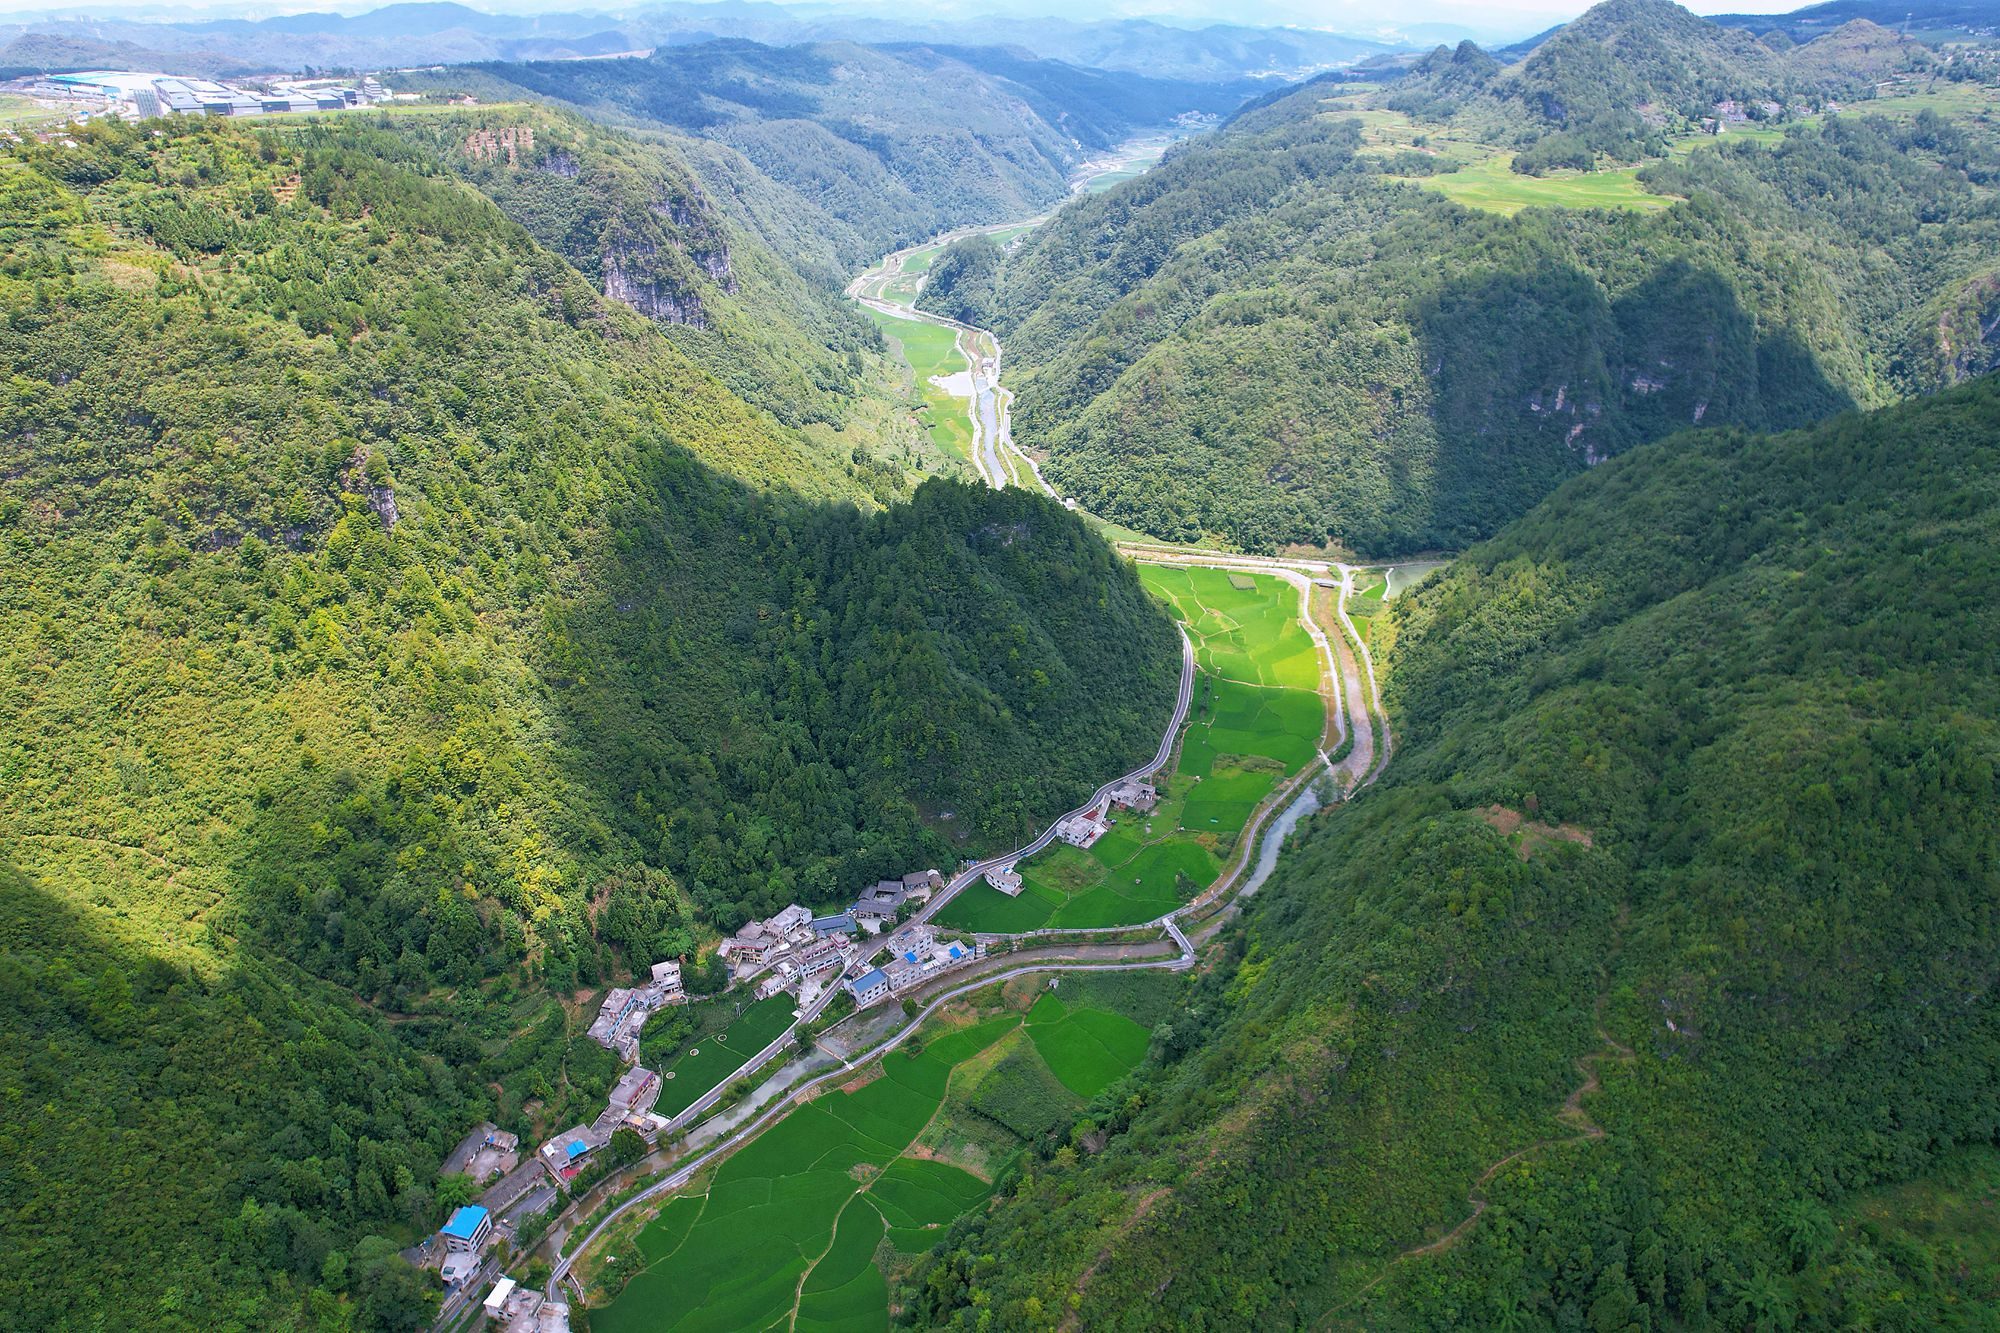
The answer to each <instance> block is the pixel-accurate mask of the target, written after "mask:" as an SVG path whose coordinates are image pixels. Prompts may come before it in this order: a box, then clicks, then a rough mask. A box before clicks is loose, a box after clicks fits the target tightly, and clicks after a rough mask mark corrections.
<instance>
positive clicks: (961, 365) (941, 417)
mask: <svg viewBox="0 0 2000 1333" xmlns="http://www.w3.org/2000/svg"><path fill="white" fill-rule="evenodd" d="M868 314H869V316H870V317H871V318H873V319H874V321H875V323H876V324H877V325H878V326H879V327H880V328H881V330H882V332H883V333H885V334H887V335H888V336H889V337H891V338H893V339H895V341H896V345H897V348H898V349H899V350H900V352H901V354H902V357H903V360H904V361H905V362H907V363H908V365H909V367H910V369H911V370H913V371H915V372H916V388H915V392H916V394H917V397H918V398H919V399H920V400H922V402H923V404H924V426H925V428H926V429H927V430H928V431H929V432H930V437H931V443H933V444H935V445H936V446H937V447H938V448H939V449H942V450H943V451H944V452H945V454H946V455H947V456H949V457H951V458H953V459H955V460H957V461H958V462H960V463H963V464H965V465H966V466H967V467H971V466H972V418H971V417H970V416H969V415H967V403H966V400H965V399H963V398H955V397H953V396H952V395H951V394H948V393H946V392H945V391H944V390H942V389H940V388H938V387H937V386H936V385H935V384H932V383H931V377H932V376H933V375H939V376H945V375H956V374H959V373H960V372H961V371H964V370H965V369H966V364H965V357H964V355H963V354H961V353H960V352H959V350H958V335H957V334H956V333H955V332H953V331H952V330H951V329H947V328H940V327H939V326H938V325H936V324H925V323H923V322H921V321H919V320H914V319H897V318H895V317H894V316H893V315H885V314H883V313H882V312H881V311H879V310H872V309H871V310H869V311H868Z"/></svg>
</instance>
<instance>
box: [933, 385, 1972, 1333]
mask: <svg viewBox="0 0 2000 1333" xmlns="http://www.w3.org/2000/svg"><path fill="white" fill-rule="evenodd" d="M1996 442H2000V379H1995V378H1992V377H1989V378H1987V379H1984V380H1982V381H1980V382H1979V383H1977V384H1975V385H1972V386H1970V387H1966V388H1961V389H1958V390H1954V391H1951V392H1949V393H1946V394H1944V395H1941V396H1939V397H1938V398H1935V399H1932V400H1926V401H1923V402H1919V403H1914V404H1909V405H1904V406H1899V407H1895V408H1891V409H1888V410H1886V411H1883V412H1879V413H1875V414H1872V415H1865V416H1864V415H1853V414H1850V415H1844V416H1841V417H1839V418H1837V419H1835V420H1833V421H1831V422H1829V423H1826V424H1824V425H1822V426H1819V427H1816V428H1814V429H1811V430H1807V431H1801V432H1795V433H1790V434H1782V435H1776V436H1770V437H1759V436H1753V435H1749V434H1745V433H1743V432H1739V431H1733V430H1732V431H1711V432H1705V433H1701V434H1684V435H1679V436H1676V437H1674V438H1672V439H1669V440H1666V441H1663V442H1661V443H1658V444H1654V445H1652V446H1649V447H1646V448H1643V449H1639V450H1636V451H1634V452H1632V453H1631V454H1629V455H1627V456H1625V457H1623V458H1620V459H1616V460H1613V461H1611V462H1609V463H1606V464H1605V465H1604V466H1602V467H1600V468H1598V469H1597V470H1595V471H1594V472H1593V473H1592V474H1591V475H1589V476H1588V477H1585V478H1582V479H1579V480H1576V481H1573V482H1571V483H1570V484H1569V485H1567V486H1565V487H1563V488H1562V489H1561V490H1559V491H1558V492H1557V493H1556V494H1555V495H1554V496H1553V497H1551V498H1550V499H1549V500H1548V501H1546V502H1545V503H1543V504H1542V505H1540V506H1539V507H1538V508H1536V509H1535V510H1534V511H1533V512H1532V513H1530V514H1529V515H1528V516H1526V517H1525V518H1523V519H1522V520H1520V521H1519V522H1517V523H1515V524H1513V525H1512V526H1510V527H1509V528H1508V529H1507V530H1506V531H1505V532H1504V533H1502V534H1501V535H1500V536H1499V537H1498V538H1497V539H1495V540H1494V541H1492V542H1490V543H1487V544H1486V545H1483V546H1480V547H1478V548H1476V549H1474V550H1473V551H1472V552H1471V553H1469V554H1468V555H1467V556H1465V557H1464V558H1462V559H1460V560H1459V561H1457V562H1456V563H1455V564H1453V565H1452V566H1450V567H1449V569H1447V570H1446V571H1444V572H1442V573H1441V574H1439V575H1437V576H1435V577H1434V578H1433V579H1432V580H1431V581H1430V582H1428V583H1427V584H1425V585H1423V586H1421V587H1420V588H1418V589H1417V590H1416V591H1415V592H1413V593H1410V594H1407V595H1405V596H1403V597H1401V598H1399V599H1397V600H1396V601H1395V602H1394V603H1392V604H1391V607H1390V610H1389V611H1388V612H1387V613H1386V616H1387V619H1388V621H1389V625H1390V627H1391V628H1392V629H1393V631H1394V633H1393V638H1394V645H1393V648H1392V649H1388V655H1389V657H1390V660H1391V662H1392V666H1391V668H1390V689H1389V701H1390V706H1391V711H1392V714H1393V717H1394V721H1395V725H1396V731H1397V735H1398V746H1397V757H1396V760H1395V762H1394V764H1393V765H1392V766H1391V768H1390V770H1389V773H1388V775H1387V777H1386V778H1385V779H1384V781H1383V783H1382V784H1381V786H1380V787H1379V788H1378V789H1377V790H1374V791H1372V792H1369V793H1367V794H1365V795H1363V796H1362V797H1361V798H1359V799H1358V800H1356V801H1355V802H1354V803H1352V804H1351V805H1349V806H1345V807H1338V808H1336V809H1335V810H1334V811H1332V812H1331V813H1329V814H1327V815H1324V816H1322V817H1321V818H1319V819H1318V820H1317V821H1316V822H1315V824H1314V825H1313V827H1312V829H1311V831H1310V833H1309V834H1308V835H1307V837H1306V839H1305V841H1304V842H1303V844H1302V845H1300V846H1299V847H1297V848H1296V849H1294V850H1290V851H1288V852H1287V853H1286V855H1285V858H1284V859H1283V860H1282V861H1281V863H1280V866H1279V869H1278V872H1277V874H1276V876H1275V877H1274V878H1273V880H1272V881H1271V883H1270V884H1269V885H1268V886H1267V887H1266V889H1265V891H1264V893H1263V895H1261V896H1260V897H1259V898H1258V899H1256V900H1255V905H1254V906H1252V907H1251V908H1250V909H1249V911H1248V913H1247V919H1246V929H1245V932H1244V935H1243V936H1242V938H1241V939H1240V940H1239V941H1236V942H1235V943H1233V944H1232V945H1231V946H1230V947H1228V948H1227V949H1225V950H1224V952H1223V953H1222V955H1221V956H1220V958H1219V960H1218V965H1217V966H1216V968H1215V969H1214V970H1213V971H1212V972H1211V973H1209V974H1208V975H1206V976H1205V977H1203V978H1202V980H1201V981H1200V983H1199V984H1198V988H1197V990H1198V993H1197V995H1196V996H1195V997H1194V998H1193V1000H1192V1001H1191V1002H1190V1004H1189V1006H1188V1007H1187V1009H1186V1011H1185V1012H1184V1013H1183V1014H1181V1015H1179V1016H1177V1017H1175V1018H1173V1019H1171V1020H1169V1023H1168V1025H1167V1027H1166V1028H1165V1029H1163V1030H1161V1031H1160V1032H1159V1033H1156V1048H1157V1049H1159V1050H1160V1051H1161V1052H1162V1053H1163V1054H1164V1055H1166V1056H1168V1057H1170V1058H1171V1063H1169V1064H1168V1065H1166V1066H1165V1067H1164V1068H1161V1069H1159V1070H1158V1071H1157V1072H1156V1073H1154V1074H1153V1075H1152V1076H1151V1077H1150V1080H1149V1082H1148V1083H1147V1084H1146V1085H1145V1086H1143V1087H1142V1088H1140V1089H1139V1090H1138V1091H1137V1094H1136V1095H1135V1096H1133V1097H1131V1098H1130V1099H1129V1100H1128V1102H1127V1107H1128V1111H1129V1115H1128V1116H1127V1117H1125V1118H1124V1119H1125V1121H1126V1122H1127V1123H1121V1124H1120V1125H1118V1126H1116V1128H1117V1129H1118V1130H1119V1131H1120V1132H1118V1133H1116V1134H1115V1135H1114V1136H1113V1137H1112V1138H1111V1139H1110V1141H1109V1142H1108V1143H1106V1144H1104V1145H1103V1147H1102V1149H1101V1151H1098V1152H1097V1153H1096V1154H1095V1155H1094V1156H1092V1157H1091V1158H1090V1159H1089V1160H1088V1161H1087V1162H1086V1163H1084V1164H1082V1165H1080V1166H1066V1165H1065V1164H1063V1163H1059V1162H1056V1161H1054V1160H1053V1159H1051V1158H1048V1157H1047V1155H1046V1154H1045V1155H1044V1163H1043V1165H1041V1166H1040V1167H1039V1168H1037V1169H1034V1170H1031V1171H1029V1172H1026V1173H1025V1174H1024V1176H1023V1179H1022V1181H1021V1182H1020V1183H1019V1185H1018V1186H1017V1187H1016V1188H1015V1189H1014V1190H1012V1191H1011V1192H1010V1193H1009V1194H1008V1195H1007V1196H1006V1197H1005V1199H1004V1200H1003V1202H1002V1203H1001V1205H1000V1206H999V1207H998V1208H997V1209H996V1210H995V1211H994V1212H992V1213H991V1214H989V1215H984V1216H979V1217H975V1218H973V1219H971V1220H968V1221H966V1222H962V1223H960V1224H959V1226H958V1227H957V1229H956V1230H955V1231H954V1233H953V1234H952V1236H951V1237H950V1238H949V1239H948V1240H947V1241H946V1242H945V1244H944V1245H943V1246H941V1247H940V1250H939V1252H938V1254H937V1255H936V1257H935V1258H934V1260H933V1262H932V1263H931V1264H930V1265H928V1267H927V1268H926V1269H925V1270H924V1271H920V1272H919V1273H918V1274H917V1275H916V1277H915V1278H914V1279H913V1281H912V1283H911V1284H910V1286H909V1288H908V1289H907V1291H906V1293H905V1294H906V1296H907V1298H908V1299H909V1300H910V1301H911V1302H912V1306H911V1311H912V1313H911V1318H912V1320H913V1322H916V1323H919V1324H923V1325H925V1326H947V1327H964V1328H974V1327H984V1326H986V1324H987V1322H988V1321H992V1322H994V1323H996V1324H997V1325H998V1326H1004V1327H1008V1328H1020V1329H1033V1328H1052V1327H1056V1326H1057V1325H1058V1324H1059V1323H1060V1322H1062V1321H1063V1320H1065V1319H1067V1320H1073V1321H1074V1323H1075V1325H1076V1326H1079V1327H1085V1328H1093V1329H1121V1328H1169V1327H1171V1328H1185V1327H1203V1328H1213V1329H1234V1328H1258V1329H1269V1328H1291V1327H1315V1328H1379V1329H1417V1328H1526V1329H1546V1328H1558V1329H1561V1328H1590V1329H1605V1330H1618V1329H1631V1328H1640V1329H1644V1328H1658V1329H1698V1328H1745V1329H1749V1328H1759V1329H1821V1328H1826V1329H1831V1328H1983V1327H1988V1326H1990V1322H1991V1316H1992V1311H1993V1309H1994V1308H1995V1307H1994V1302H1995V1300H1996V1298H2000V1267H1996V1264H1995V1252H1994V1249H1993V1246H1992V1244H1991V1231H1992V1228H1991V1216H1990V1210H1991V1208H1992V1207H1993V1199H1994V1197H1995V1196H1994V1193H1993V1191H1994V1187H1995V1186H1994V1181H1995V1179H1996V1174H2000V1173H1996V1165H1995V1163H1996V1158H1995V1157H1994V1154H1993V1150H1992V1145H1993V1143H1994V1137H1995V1134H1996V1132H2000V1114H1997V1113H1996V1108H2000V1087H1996V1084H1995V1068H1996V1063H1995V1056H1996V1051H2000V1007H1996V1004H1995V994H1994V979H1995V977H1996V975H2000V824H1996V823H1995V821H1994V820H1993V819H1992V818H1991V812H1992V811H1993V809H1994V808H1995V802H1996V800H2000V786H1996V781H1995V772H1996V762H2000V727H1996V724H1995V718H1996V717H2000V662H1996V659H1995V656H1994V653H1993V644H1994V643H1995V642H2000V614H1996V607H2000V598H1996V596H1995V591H1996V588H2000V554H1996V553H2000V541H1996V538H2000V489H1996V487H1995V484H1994V479H1995V478H1996V477H2000V444H1996ZM1377 619H1378V621H1379V620H1381V619H1383V617H1381V616H1378V617H1377ZM1382 628H1383V627H1382V626H1380V625H1378V627H1377V629H1376V643H1377V650H1378V652H1381V651H1383V650H1384V649H1385V647H1386V646H1387V642H1386V638H1385V636H1384V635H1383V633H1382ZM1172 1057H1177V1058H1172ZM1469 1219H1476V1220H1469ZM1079 1288H1080V1294H1076V1295H1073V1293H1077V1292H1078V1289H1079Z"/></svg>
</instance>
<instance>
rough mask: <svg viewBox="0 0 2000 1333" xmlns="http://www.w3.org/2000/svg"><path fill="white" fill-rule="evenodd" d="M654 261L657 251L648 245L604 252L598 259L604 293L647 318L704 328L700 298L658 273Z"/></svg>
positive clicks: (706, 325)
mask: <svg viewBox="0 0 2000 1333" xmlns="http://www.w3.org/2000/svg"><path fill="white" fill-rule="evenodd" d="M658 259H659V250H658V249H657V248H655V247H652V246H645V247H637V246H635V247H630V248H626V249H622V250H607V251H606V252H605V254H604V258H603V260H602V267H603V284H604V294H605V295H606V296H608V297H610V298H611V299H612V300H614V301H623V302H624V303H625V304H626V305H629V306H631V307H632V308H633V309H634V310H636V311H638V312H639V313H640V314H642V315H644V316H645V317H646V318H647V319H651V320H657V321H659V322H661V323H664V324H686V325H688V326H689V327H691V328H697V329H705V328H707V327H708V319H707V316H706V315H705V314H704V313H703V311H702V306H701V297H700V296H699V295H698V294H697V293H695V292H693V291H690V290H687V289H685V288H681V287H679V286H678V285H676V284H675V283H673V282H672V281H671V280H670V279H668V278H667V277H666V276H665V275H663V274H661V273H660V271H659V269H658V266H657V261H658Z"/></svg>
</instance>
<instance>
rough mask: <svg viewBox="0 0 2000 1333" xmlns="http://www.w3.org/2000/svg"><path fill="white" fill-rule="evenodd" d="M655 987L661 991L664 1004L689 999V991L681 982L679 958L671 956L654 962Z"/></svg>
mask: <svg viewBox="0 0 2000 1333" xmlns="http://www.w3.org/2000/svg"><path fill="white" fill-rule="evenodd" d="M653 989H655V990H657V991H658V992H659V993H660V1000H661V1002H662V1003H664V1004H677V1003H680V1002H682V1001H684V1000H686V999H687V991H686V989H685V988H684V987H683V986H682V984H681V965H680V962H679V960H678V959H673V958H669V959H667V960H666V961H665V962H663V963H655V964H653Z"/></svg>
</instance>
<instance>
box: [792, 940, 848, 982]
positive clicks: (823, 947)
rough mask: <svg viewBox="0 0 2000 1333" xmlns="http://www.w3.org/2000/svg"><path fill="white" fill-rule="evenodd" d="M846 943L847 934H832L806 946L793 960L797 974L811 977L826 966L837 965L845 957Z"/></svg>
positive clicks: (825, 968)
mask: <svg viewBox="0 0 2000 1333" xmlns="http://www.w3.org/2000/svg"><path fill="white" fill-rule="evenodd" d="M847 945H848V939H847V936H845V935H832V936H829V937H827V938H826V939H823V940H821V941H820V942H819V943H817V944H814V945H810V946H808V947H807V948H805V949H804V950H802V951H801V952H800V953H799V955H798V957H797V958H796V959H795V960H794V962H795V964H796V966H797V968H798V974H799V975H800V976H801V977H813V976H818V975H819V974H820V973H822V972H824V971H826V970H827V969H828V968H833V967H839V966H840V965H841V964H842V963H843V962H845V961H846V959H847Z"/></svg>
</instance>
